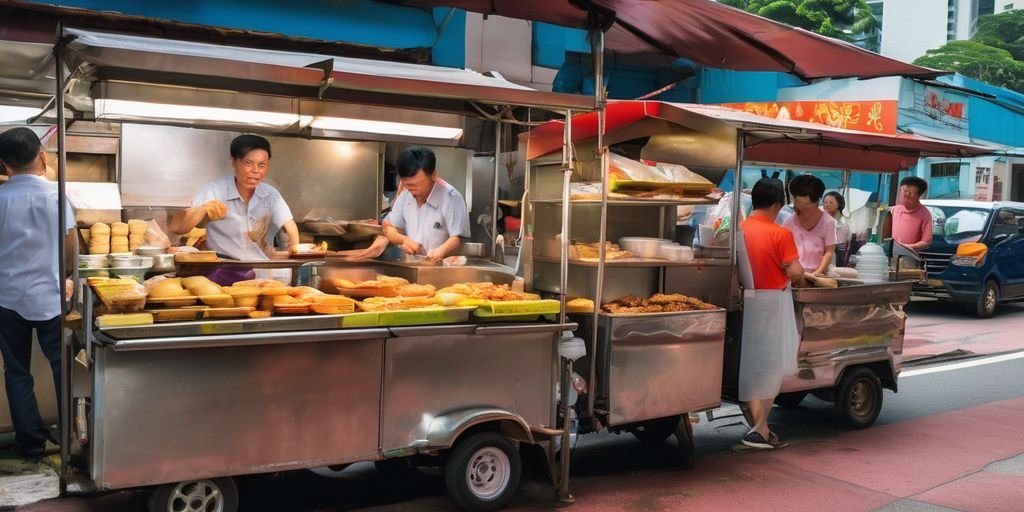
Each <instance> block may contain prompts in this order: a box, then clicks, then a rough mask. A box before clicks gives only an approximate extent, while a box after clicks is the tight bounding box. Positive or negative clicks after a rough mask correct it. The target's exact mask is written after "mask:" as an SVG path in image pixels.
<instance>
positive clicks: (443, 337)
mask: <svg viewBox="0 0 1024 512" xmlns="http://www.w3.org/2000/svg"><path fill="white" fill-rule="evenodd" d="M268 320H269V321H268ZM332 321H333V322H337V319H336V318H333V317H330V316H323V317H316V316H310V317H295V318H288V317H282V318H280V319H275V318H272V319H263V320H261V321H252V320H237V321H217V322H206V323H205V324H204V323H201V322H192V323H189V324H187V325H186V324H178V325H175V324H164V325H155V326H143V327H138V328H127V327H125V328H116V329H108V330H107V331H106V333H99V332H97V333H94V334H95V338H96V342H97V343H96V344H94V345H93V350H94V357H95V361H94V364H93V366H92V367H91V370H90V371H91V381H92V390H91V398H92V401H91V410H90V414H89V432H90V439H91V442H90V443H89V444H88V445H87V450H88V456H89V467H90V474H91V476H92V478H93V480H94V482H95V483H96V485H97V487H98V488H99V489H120V488H127V487H137V486H147V485H156V484H162V483H169V482H178V481H184V480H194V479H201V478H214V477H220V476H232V475H241V474H252V473H263V472H270V471H280V470H288V469H298V468H308V467H318V466H325V465H330V464H347V463H352V462H358V461H367V460H377V459H381V458H385V457H391V456H397V455H411V454H413V453H418V452H432V451H435V450H441V449H446V448H449V447H450V446H451V443H453V442H454V441H455V439H456V437H457V436H458V434H459V433H461V431H462V429H464V428H465V427H466V426H467V425H471V424H472V422H473V421H476V420H481V421H482V420H484V419H494V421H499V422H500V423H501V425H502V427H501V429H502V431H503V432H507V435H510V436H512V437H516V438H518V439H521V440H524V441H529V440H530V439H531V438H532V437H531V433H530V432H531V428H533V427H542V428H550V427H553V426H554V425H555V419H556V416H555V404H554V382H555V381H556V378H557V372H558V368H559V366H558V355H557V342H558V337H559V333H560V331H562V330H564V329H569V330H571V329H575V328H576V325H575V324H566V325H560V324H539V323H535V324H488V325H474V324H460V325H437V326H422V327H394V328H367V329H338V328H330V326H331V322H332ZM317 322H319V323H317ZM202 325H208V326H211V327H206V328H204V327H202ZM300 325H301V326H304V327H306V329H305V330H297V328H298V327H299V326H300ZM224 326H233V327H224ZM204 329H206V330H209V331H210V332H209V333H202V332H201V331H203V330H204ZM233 329H239V330H240V331H239V332H226V331H231V330H233ZM172 332H173V333H178V334H180V335H177V336H170V335H168V333H172ZM115 335H117V336H118V337H115ZM147 336H149V337H147ZM75 369H76V371H83V370H82V369H81V367H79V366H77V365H76V366H75Z"/></svg>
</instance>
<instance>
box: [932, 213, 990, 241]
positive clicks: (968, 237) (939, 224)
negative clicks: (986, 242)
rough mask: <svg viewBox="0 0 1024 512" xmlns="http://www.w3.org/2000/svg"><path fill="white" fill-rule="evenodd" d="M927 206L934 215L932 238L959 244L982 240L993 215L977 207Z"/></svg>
mask: <svg viewBox="0 0 1024 512" xmlns="http://www.w3.org/2000/svg"><path fill="white" fill-rule="evenodd" d="M925 206H926V207H927V208H928V211H929V212H931V214H932V236H933V237H935V238H939V237H941V238H943V239H945V240H946V241H947V242H952V243H958V244H962V243H964V242H976V241H978V240H980V239H981V235H982V233H983V232H984V231H985V226H986V225H987V224H988V217H989V215H991V214H992V211H991V210H987V209H984V208H976V207H958V206H929V205H925Z"/></svg>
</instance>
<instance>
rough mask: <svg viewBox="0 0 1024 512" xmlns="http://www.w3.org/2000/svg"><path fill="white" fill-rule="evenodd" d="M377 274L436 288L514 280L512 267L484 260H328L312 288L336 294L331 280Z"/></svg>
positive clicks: (315, 275) (317, 270)
mask: <svg viewBox="0 0 1024 512" xmlns="http://www.w3.org/2000/svg"><path fill="white" fill-rule="evenodd" d="M377 274H385V275H389V276H393V277H401V278H404V279H407V280H409V281H410V282H413V283H418V284H431V285H434V286H436V287H437V288H443V287H445V286H451V285H453V284H458V283H477V282H489V283H496V284H509V283H511V282H512V281H513V280H514V279H515V273H514V270H513V269H512V267H508V266H505V265H499V264H497V263H492V262H490V261H487V260H482V259H473V258H471V259H469V261H468V262H467V263H466V264H465V265H461V266H455V267H445V266H440V265H422V264H421V265H417V264H412V263H404V262H400V261H377V260H374V261H366V262H358V263H350V262H344V261H340V260H332V259H328V260H327V261H326V262H325V263H324V264H323V265H318V266H315V267H313V277H312V279H311V283H310V284H311V286H316V287H318V288H320V289H322V290H324V291H327V292H331V293H334V291H335V290H334V289H333V287H332V286H331V284H330V280H331V279H335V278H344V279H349V280H360V281H363V280H369V279H374V278H376V276H377Z"/></svg>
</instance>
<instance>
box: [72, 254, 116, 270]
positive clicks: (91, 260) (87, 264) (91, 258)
mask: <svg viewBox="0 0 1024 512" xmlns="http://www.w3.org/2000/svg"><path fill="white" fill-rule="evenodd" d="M109 263H110V258H109V257H108V256H107V255H106V254H79V255H78V268H107V265H108V264H109Z"/></svg>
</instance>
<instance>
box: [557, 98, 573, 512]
mask: <svg viewBox="0 0 1024 512" xmlns="http://www.w3.org/2000/svg"><path fill="white" fill-rule="evenodd" d="M563 137H564V140H563V144H562V238H561V240H560V241H559V258H558V260H559V275H558V300H559V302H560V303H561V304H560V305H559V314H558V319H559V322H560V323H562V324H565V322H566V314H565V299H566V288H567V287H568V286H569V226H570V222H571V219H572V215H571V214H572V208H571V206H572V205H571V204H570V203H569V198H570V182H571V181H572V171H573V168H574V162H575V155H574V153H573V150H572V147H573V146H572V111H571V110H567V111H566V112H565V131H564V132H563ZM561 363H562V375H561V379H559V382H560V385H559V391H560V397H559V400H560V402H559V405H560V406H559V410H560V411H561V414H562V433H561V435H560V437H561V446H562V449H561V451H560V452H559V456H558V463H559V473H558V490H557V496H556V499H557V500H558V501H560V502H562V503H564V504H569V503H573V502H574V501H576V498H575V497H573V495H572V493H571V492H570V491H569V461H570V458H571V453H570V452H571V448H570V446H569V443H570V440H571V436H570V428H571V427H572V423H571V421H570V419H569V385H570V383H569V380H570V376H571V375H572V361H571V360H569V359H566V358H561Z"/></svg>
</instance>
